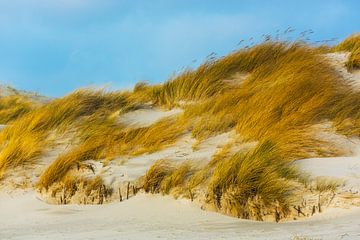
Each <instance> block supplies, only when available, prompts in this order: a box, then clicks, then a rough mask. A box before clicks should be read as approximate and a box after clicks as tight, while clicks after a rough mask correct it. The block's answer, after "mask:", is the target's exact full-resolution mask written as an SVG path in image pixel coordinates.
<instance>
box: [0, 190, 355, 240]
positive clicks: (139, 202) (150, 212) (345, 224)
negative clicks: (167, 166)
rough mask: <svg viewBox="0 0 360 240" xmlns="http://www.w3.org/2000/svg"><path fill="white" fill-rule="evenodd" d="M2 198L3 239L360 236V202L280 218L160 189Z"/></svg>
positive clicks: (0, 224)
mask: <svg viewBox="0 0 360 240" xmlns="http://www.w3.org/2000/svg"><path fill="white" fill-rule="evenodd" d="M0 202H1V205H0V212H1V219H0V239H29V240H32V239H34V240H35V239H37V240H40V239H296V238H294V237H295V236H301V237H307V238H299V239H360V208H358V209H351V210H344V209H328V210H326V212H325V213H323V214H321V215H316V216H314V217H312V218H310V219H307V220H302V221H297V222H296V221H294V222H287V223H281V224H277V223H264V222H253V221H247V220H241V219H237V218H231V217H227V216H224V215H220V214H218V213H214V212H206V211H202V210H201V209H200V208H199V207H198V206H196V205H195V204H192V203H191V202H189V201H187V200H174V199H173V198H171V197H169V196H165V197H164V196H159V195H145V194H140V195H137V196H136V197H134V198H132V199H131V200H129V201H124V202H122V203H111V204H107V205H101V206H99V205H95V206H90V205H48V204H46V203H44V202H41V201H39V200H38V199H37V198H36V195H35V194H34V193H33V192H27V193H17V194H13V195H11V196H10V195H3V194H2V195H0Z"/></svg>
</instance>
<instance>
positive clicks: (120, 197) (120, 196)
mask: <svg viewBox="0 0 360 240" xmlns="http://www.w3.org/2000/svg"><path fill="white" fill-rule="evenodd" d="M119 199H120V202H122V195H121V189H120V187H119Z"/></svg>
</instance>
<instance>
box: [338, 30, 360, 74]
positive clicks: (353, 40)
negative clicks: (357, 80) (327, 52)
mask: <svg viewBox="0 0 360 240" xmlns="http://www.w3.org/2000/svg"><path fill="white" fill-rule="evenodd" d="M334 50H335V51H346V52H350V56H349V59H348V61H347V63H346V66H347V68H348V69H349V70H352V69H358V68H360V34H359V33H357V34H353V35H351V36H349V37H348V38H346V39H345V40H344V41H342V42H341V43H339V44H338V45H336V46H335V47H334Z"/></svg>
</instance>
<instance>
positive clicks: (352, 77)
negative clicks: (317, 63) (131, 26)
mask: <svg viewBox="0 0 360 240" xmlns="http://www.w3.org/2000/svg"><path fill="white" fill-rule="evenodd" d="M349 55H350V53H349V52H336V53H328V54H326V55H325V56H326V57H327V58H328V60H330V63H331V64H332V65H333V66H334V67H335V69H336V71H337V72H338V73H339V74H340V75H341V76H342V77H343V78H344V80H346V81H348V82H349V83H350V84H351V85H353V86H354V88H355V89H357V90H360V70H354V71H352V72H348V71H347V69H346V67H345V63H346V62H347V60H348V58H349Z"/></svg>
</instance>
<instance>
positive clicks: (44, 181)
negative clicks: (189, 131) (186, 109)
mask: <svg viewBox="0 0 360 240" xmlns="http://www.w3.org/2000/svg"><path fill="white" fill-rule="evenodd" d="M100 119H101V118H100ZM100 119H91V118H90V119H89V120H88V121H87V122H86V123H85V124H83V125H82V126H81V127H80V132H79V134H80V136H79V137H80V140H81V143H80V145H79V146H77V147H75V148H73V149H72V150H70V151H69V152H67V153H65V154H63V155H61V156H60V157H59V158H58V159H56V160H55V161H54V162H53V163H52V164H51V165H50V166H49V167H48V168H47V169H46V171H45V172H44V173H43V174H42V176H41V178H40V181H39V186H40V187H45V188H48V187H49V186H50V185H51V184H53V183H55V182H57V181H59V180H61V179H62V178H63V177H64V176H65V175H66V173H67V172H68V171H69V170H70V169H71V168H72V167H74V166H76V165H77V164H79V163H80V162H82V161H85V160H90V159H92V160H99V159H109V160H111V159H112V158H113V157H116V156H119V155H138V154H141V153H145V152H153V151H157V150H159V149H160V148H162V147H165V146H167V145H169V144H172V143H174V142H175V141H176V140H177V139H178V137H179V136H181V135H182V133H183V132H184V126H183V125H177V124H175V123H176V120H175V119H171V118H169V119H164V120H161V121H159V122H157V123H155V124H153V125H151V126H150V127H143V128H137V129H132V128H130V129H129V128H124V127H122V126H121V125H118V124H116V123H115V122H114V121H113V120H111V119H110V120H109V119H107V120H106V119H103V120H100Z"/></svg>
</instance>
